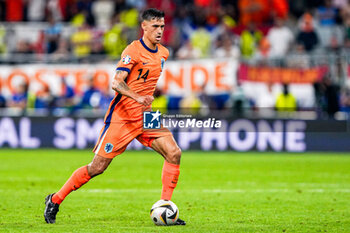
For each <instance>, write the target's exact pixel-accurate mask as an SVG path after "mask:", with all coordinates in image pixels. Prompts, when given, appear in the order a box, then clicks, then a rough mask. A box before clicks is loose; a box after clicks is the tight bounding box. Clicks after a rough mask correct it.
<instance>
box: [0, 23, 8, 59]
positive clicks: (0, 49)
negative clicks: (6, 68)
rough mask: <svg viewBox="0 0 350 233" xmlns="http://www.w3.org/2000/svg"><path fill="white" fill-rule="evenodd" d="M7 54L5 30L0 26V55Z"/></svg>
mask: <svg viewBox="0 0 350 233" xmlns="http://www.w3.org/2000/svg"><path fill="white" fill-rule="evenodd" d="M6 52H7V45H6V29H5V27H4V26H2V25H0V54H4V53H6Z"/></svg>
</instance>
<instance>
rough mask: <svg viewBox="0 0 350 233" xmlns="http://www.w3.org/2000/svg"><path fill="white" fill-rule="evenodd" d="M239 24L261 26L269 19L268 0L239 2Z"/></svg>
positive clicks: (242, 0)
mask: <svg viewBox="0 0 350 233" xmlns="http://www.w3.org/2000/svg"><path fill="white" fill-rule="evenodd" d="M238 7H239V12H240V23H241V24H243V25H249V24H250V23H254V24H263V23H266V22H268V20H269V17H270V12H269V1H268V0H239V1H238Z"/></svg>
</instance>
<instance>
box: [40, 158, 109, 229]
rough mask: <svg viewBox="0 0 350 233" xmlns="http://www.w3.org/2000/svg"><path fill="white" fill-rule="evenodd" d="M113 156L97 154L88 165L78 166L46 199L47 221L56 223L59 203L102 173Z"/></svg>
mask: <svg viewBox="0 0 350 233" xmlns="http://www.w3.org/2000/svg"><path fill="white" fill-rule="evenodd" d="M111 161H112V159H111V158H105V157H102V156H99V155H97V154H95V156H94V159H93V160H92V162H91V163H90V164H88V165H86V166H83V167H81V168H78V169H77V170H75V171H74V172H73V174H72V175H71V177H70V178H69V179H68V180H67V182H66V183H65V184H64V185H63V186H62V188H61V189H60V190H59V191H58V192H57V193H55V194H50V195H48V196H47V197H46V199H45V205H46V207H45V211H44V217H45V221H46V222H47V223H55V222H56V215H57V212H58V211H59V205H60V204H61V203H62V201H63V200H64V199H65V198H66V196H67V195H68V194H69V193H71V192H72V191H74V190H77V189H79V188H80V187H81V186H83V185H84V184H86V183H87V182H88V181H89V180H90V179H91V178H93V177H95V176H97V175H99V174H102V173H103V172H104V171H105V170H106V169H107V167H108V165H109V164H110V163H111Z"/></svg>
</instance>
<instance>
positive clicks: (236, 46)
mask: <svg viewBox="0 0 350 233" xmlns="http://www.w3.org/2000/svg"><path fill="white" fill-rule="evenodd" d="M149 7H154V8H158V9H162V10H164V11H165V14H166V16H165V21H166V27H165V32H164V37H163V44H164V45H165V46H167V47H168V48H169V49H170V50H171V56H172V57H173V58H180V59H192V58H206V57H239V56H241V57H242V58H244V59H248V60H249V59H250V60H251V59H255V60H261V59H265V58H276V59H279V58H283V57H284V56H285V55H287V54H291V55H293V54H296V55H299V56H302V55H305V54H308V53H311V52H314V51H319V52H324V53H325V54H327V53H328V52H330V51H331V52H337V51H339V50H340V48H344V49H348V48H350V2H349V1H348V0H309V1H306V0H289V1H288V0H230V1H228V0H162V1H160V0H0V20H1V21H2V22H5V24H2V25H1V27H0V53H1V54H14V53H19V54H36V55H43V54H49V55H50V56H49V58H50V59H49V61H51V62H64V61H71V60H72V59H73V58H74V59H75V60H76V61H79V62H82V61H88V62H91V61H103V60H104V59H107V60H108V59H109V60H112V61H114V60H115V59H118V58H119V56H120V54H121V52H122V50H123V48H125V46H126V45H127V44H128V43H130V42H131V41H133V40H135V39H138V38H140V36H141V31H140V28H139V13H140V12H142V10H144V9H146V8H149ZM19 22H26V23H27V24H25V25H24V26H22V27H21V25H22V24H19ZM28 23H29V24H28ZM40 58H41V59H42V58H43V56H37V59H39V60H40ZM25 61H26V60H24V61H21V60H20V61H19V62H25ZM298 61H299V59H293V56H290V61H288V63H290V64H292V65H293V64H294V63H301V64H300V65H301V66H308V65H309V63H310V61H308V59H307V58H306V57H304V58H303V59H302V62H300V61H299V62H298ZM294 65H295V64H294Z"/></svg>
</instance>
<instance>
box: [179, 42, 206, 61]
mask: <svg viewBox="0 0 350 233" xmlns="http://www.w3.org/2000/svg"><path fill="white" fill-rule="evenodd" d="M200 57H201V51H200V50H199V49H198V48H194V47H193V45H192V42H191V41H190V40H188V41H186V42H185V44H184V45H183V46H182V47H181V48H180V49H179V50H178V51H177V52H176V58H178V59H197V58H200Z"/></svg>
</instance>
